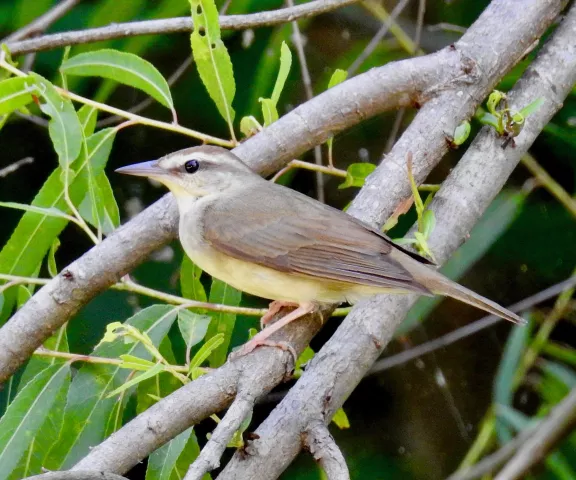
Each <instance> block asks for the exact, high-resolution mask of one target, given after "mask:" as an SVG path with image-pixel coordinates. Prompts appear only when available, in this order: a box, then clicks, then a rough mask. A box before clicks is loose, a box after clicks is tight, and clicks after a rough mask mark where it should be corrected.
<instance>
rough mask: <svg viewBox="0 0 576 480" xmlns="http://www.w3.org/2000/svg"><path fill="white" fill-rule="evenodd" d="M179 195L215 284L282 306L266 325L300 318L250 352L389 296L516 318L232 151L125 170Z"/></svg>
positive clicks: (184, 235)
mask: <svg viewBox="0 0 576 480" xmlns="http://www.w3.org/2000/svg"><path fill="white" fill-rule="evenodd" d="M116 171H117V172H119V173H123V174H129V175H136V176H143V177H148V178H151V179H154V180H156V181H158V182H160V183H162V184H164V185H165V186H166V187H168V189H169V190H170V191H171V192H172V193H173V195H174V197H175V199H176V202H177V204H178V210H179V214H180V220H179V238H180V242H181V244H182V247H183V248H184V251H185V252H186V254H187V255H188V256H189V257H190V259H191V260H192V262H194V263H195V264H196V265H197V266H198V267H200V268H201V269H202V270H203V271H205V272H207V273H208V274H209V275H211V276H212V277H215V278H217V279H219V280H222V281H223V282H225V283H227V284H229V285H231V286H233V287H234V288H236V289H238V290H241V291H243V292H246V293H249V294H251V295H255V296H258V297H262V298H265V299H269V300H272V303H271V304H270V307H269V309H268V311H267V313H266V314H265V315H264V317H263V318H262V322H261V323H262V324H263V325H266V324H267V323H269V321H270V320H271V319H272V318H274V316H275V315H276V314H277V313H278V311H280V309H281V308H282V307H284V306H293V307H296V308H295V310H293V311H291V312H290V313H288V314H286V315H285V316H284V317H282V318H281V319H279V320H278V321H276V322H274V323H273V324H271V325H269V326H265V328H263V329H262V330H261V331H260V332H259V333H258V334H256V335H255V336H254V337H253V338H252V339H251V340H250V341H248V342H247V343H246V344H244V346H243V347H242V348H241V349H240V351H239V352H237V353H239V354H240V355H243V354H247V353H249V352H251V351H253V350H254V349H255V348H256V347H258V346H262V345H269V346H281V345H278V344H276V343H274V342H271V341H270V340H269V337H270V335H272V333H274V332H276V331H277V330H279V329H280V328H282V327H284V326H285V325H287V324H288V323H290V322H292V321H294V320H296V319H298V318H300V317H302V316H304V315H306V314H308V313H311V312H314V311H315V310H316V309H317V308H319V307H321V306H323V305H327V304H341V303H349V304H355V303H357V302H359V301H361V300H363V299H366V298H369V297H372V296H373V295H376V294H382V293H394V294H395V293H416V294H420V295H427V296H431V295H435V294H439V295H444V296H448V297H452V298H455V299H457V300H459V301H462V302H465V303H467V304H470V305H473V306H475V307H477V308H480V309H482V310H485V311H486V312H489V313H491V314H494V315H496V316H498V317H501V318H503V319H506V320H509V321H511V322H514V323H518V324H523V323H525V322H524V320H523V319H522V318H521V317H520V316H518V315H516V314H515V313H513V312H511V311H509V310H507V309H506V308H504V307H502V306H500V305H498V304H497V303H496V302H493V301H491V300H489V299H487V298H485V297H483V296H481V295H479V294H477V293H475V292H473V291H472V290H469V289H468V288H465V287H463V286H462V285H460V284H458V283H456V282H454V281H452V280H450V279H448V278H447V277H445V276H444V275H442V274H441V273H440V272H438V271H436V269H435V268H434V267H433V265H432V262H430V261H428V260H427V259H426V258H424V257H422V256H420V255H418V254H416V253H414V252H412V251H410V250H407V249H405V248H403V247H401V246H400V245H397V244H395V243H394V242H393V241H392V240H391V239H390V238H389V237H388V236H386V235H385V234H384V233H383V232H382V231H380V230H379V229H377V228H374V227H372V226H371V225H369V224H367V223H364V222H362V221H361V220H359V219H357V218H355V217H353V216H351V215H349V214H347V213H346V212H343V211H341V210H338V209H336V208H333V207H331V206H329V205H326V204H324V203H321V202H318V201H317V200H315V199H312V198H310V197H308V196H306V195H304V194H302V193H300V192H297V191H295V190H293V189H290V188H288V187H285V186H282V185H279V184H277V183H273V182H270V181H268V180H266V179H264V178H262V177H261V176H260V175H258V174H257V173H255V172H254V171H253V170H251V169H250V168H249V167H248V165H246V164H245V163H244V162H243V161H242V160H241V159H240V158H238V157H237V156H236V155H235V154H234V153H232V152H231V151H229V150H227V149H225V148H222V147H217V146H209V145H202V146H196V147H191V148H186V149H183V150H179V151H176V152H173V153H170V154H168V155H166V156H164V157H162V158H160V159H158V160H152V161H147V162H142V163H137V164H134V165H129V166H125V167H122V168H119V169H117V170H116Z"/></svg>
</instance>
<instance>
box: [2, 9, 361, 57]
mask: <svg viewBox="0 0 576 480" xmlns="http://www.w3.org/2000/svg"><path fill="white" fill-rule="evenodd" d="M356 2H358V0H314V1H312V2H308V3H305V4H303V5H297V6H295V7H293V8H282V9H279V10H271V11H268V12H258V13H251V14H247V15H222V16H221V17H220V28H222V29H223V30H245V29H248V28H258V27H270V26H273V25H278V24H282V23H287V22H291V21H292V20H296V19H299V18H308V17H313V16H316V15H320V14H322V13H327V12H330V11H332V10H335V9H337V8H340V7H344V6H346V5H351V4H353V3H356ZM193 28H194V26H193V24H192V19H191V18H190V17H178V18H167V19H162V20H145V21H141V22H126V23H116V24H112V25H108V26H106V27H99V28H91V29H88V30H80V31H72V32H62V33H54V34H52V35H44V36H42V37H38V38H33V39H30V40H22V41H18V42H15V41H10V40H11V39H7V45H8V49H9V50H10V52H12V54H13V55H22V54H25V53H31V52H40V51H43V50H52V49H54V48H59V47H65V46H67V45H80V44H83V43H93V42H101V41H104V40H112V39H115V38H126V37H133V36H137V35H157V34H164V33H181V32H191V31H192V30H193Z"/></svg>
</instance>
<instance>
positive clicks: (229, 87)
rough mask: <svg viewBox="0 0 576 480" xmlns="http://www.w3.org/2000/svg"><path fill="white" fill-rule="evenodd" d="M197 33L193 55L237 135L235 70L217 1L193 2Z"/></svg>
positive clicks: (193, 45)
mask: <svg viewBox="0 0 576 480" xmlns="http://www.w3.org/2000/svg"><path fill="white" fill-rule="evenodd" d="M190 6H191V9H192V21H193V22H194V31H193V32H192V35H191V37H190V38H191V44H192V54H193V56H194V61H195V62H196V66H197V68H198V73H199V74H200V78H201V79H202V83H203V84H204V86H205V87H206V90H208V94H209V95H210V98H212V100H213V101H214V103H215V104H216V107H217V108H218V112H220V115H221V116H222V117H223V118H224V120H226V122H227V123H228V126H229V128H230V131H231V132H233V122H234V115H235V112H234V109H233V108H232V101H233V100H234V95H235V93H236V83H235V81H234V70H233V67H232V61H231V60H230V55H229V54H228V50H226V46H225V45H224V42H222V39H221V37H220V24H219V23H218V10H217V9H216V5H215V4H214V0H190Z"/></svg>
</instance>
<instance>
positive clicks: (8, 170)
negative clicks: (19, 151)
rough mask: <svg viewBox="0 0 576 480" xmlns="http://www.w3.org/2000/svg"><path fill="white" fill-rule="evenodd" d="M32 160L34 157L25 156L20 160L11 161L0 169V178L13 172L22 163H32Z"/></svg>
mask: <svg viewBox="0 0 576 480" xmlns="http://www.w3.org/2000/svg"><path fill="white" fill-rule="evenodd" d="M33 162H34V158H32V157H25V158H22V159H21V160H18V161H17V162H14V163H11V164H10V165H8V166H7V167H4V168H2V169H0V178H4V177H6V176H8V175H10V174H11V173H14V172H15V171H16V170H18V169H19V168H20V167H21V166H22V165H29V164H30V163H33Z"/></svg>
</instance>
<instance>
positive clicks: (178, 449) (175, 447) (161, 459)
mask: <svg viewBox="0 0 576 480" xmlns="http://www.w3.org/2000/svg"><path fill="white" fill-rule="evenodd" d="M191 433H192V427H190V428H189V429H188V430H184V431H183V432H182V433H181V434H179V435H178V436H176V437H175V438H173V439H172V440H170V441H169V442H168V443H167V444H166V445H163V446H162V447H160V448H159V449H158V450H155V451H154V452H153V453H152V454H150V457H148V466H147V468H146V480H170V475H171V474H172V472H173V471H174V469H175V468H176V462H177V461H178V458H179V457H180V455H181V454H182V451H183V450H184V447H185V446H186V444H187V443H188V440H189V439H190V434H191Z"/></svg>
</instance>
